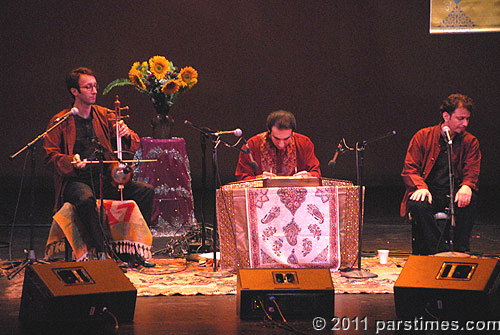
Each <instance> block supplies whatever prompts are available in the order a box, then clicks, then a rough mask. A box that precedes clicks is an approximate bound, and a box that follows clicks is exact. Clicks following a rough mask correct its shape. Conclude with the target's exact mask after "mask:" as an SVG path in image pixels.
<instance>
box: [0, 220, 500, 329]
mask: <svg viewBox="0 0 500 335" xmlns="http://www.w3.org/2000/svg"><path fill="white" fill-rule="evenodd" d="M388 220H389V219H383V218H378V219H373V220H366V222H365V228H364V234H363V244H362V246H363V248H362V249H363V255H364V256H366V257H370V256H375V254H376V250H377V249H381V248H383V249H389V250H390V251H391V256H393V257H402V258H406V257H407V256H408V254H409V253H410V250H411V243H410V236H411V233H410V226H409V225H407V224H403V223H401V222H395V221H392V222H389V221H388ZM48 229H49V228H48V227H36V228H35V234H34V240H33V242H34V244H33V246H34V250H35V252H36V255H37V256H40V257H41V256H42V255H43V248H44V243H45V240H46V238H47V236H48ZM29 235H30V234H29V228H27V227H20V228H19V227H18V228H16V229H15V231H14V235H13V241H12V242H13V243H12V258H13V259H14V260H19V259H21V260H22V259H24V256H23V250H24V249H26V248H28V247H29ZM9 237H10V234H8V231H7V230H6V229H2V231H1V233H0V241H8V240H9ZM499 240H500V230H499V228H498V226H497V225H489V224H476V226H475V227H474V231H473V234H472V240H471V248H472V252H473V253H474V254H477V255H480V256H496V255H500V243H499ZM163 247H164V245H163V240H162V239H157V240H155V242H154V245H153V251H154V250H159V249H162V248H163ZM155 257H157V258H164V257H165V256H164V255H162V254H159V255H157V256H155ZM0 259H3V260H6V259H9V249H8V248H0ZM18 276H19V275H18ZM8 285H9V281H8V280H7V278H6V277H1V278H0V290H1V291H2V292H5V288H6V287H7V286H8ZM19 304H20V300H19V299H8V298H7V297H5V295H4V294H3V293H2V295H1V296H0V333H1V334H19V333H20V332H19V330H18V321H17V317H18V313H19ZM335 316H337V317H339V318H343V317H346V318H349V320H354V318H356V317H357V318H358V320H361V319H363V318H365V317H366V319H365V320H366V329H365V323H358V324H359V326H358V331H355V329H354V323H353V322H351V328H350V329H349V331H348V332H347V331H346V332H342V333H345V334H363V333H364V334H373V333H375V331H376V329H375V327H376V326H377V325H378V326H381V325H382V323H381V322H380V321H393V320H396V311H395V307H394V295H393V294H336V295H335ZM345 320H347V319H345ZM377 321H378V322H377ZM291 325H292V326H293V327H294V328H296V329H297V330H298V331H299V332H302V333H307V334H316V333H329V334H332V333H333V331H332V330H331V328H332V327H333V326H334V324H333V323H332V322H331V321H330V322H328V323H327V325H326V327H325V329H324V330H322V331H318V330H314V328H313V324H312V320H303V321H292V322H291ZM287 333H291V332H290V331H289V330H285V329H281V328H278V327H277V325H276V324H271V323H265V322H263V321H241V320H240V319H239V317H238V316H237V314H236V295H234V294H231V295H211V296H208V295H194V296H181V295H174V296H153V297H138V298H137V305H136V308H135V317H134V322H133V323H129V324H122V325H120V327H119V330H118V334H135V335H141V334H147V335H150V334H287ZM393 333H394V332H393V331H387V330H382V331H379V334H393Z"/></svg>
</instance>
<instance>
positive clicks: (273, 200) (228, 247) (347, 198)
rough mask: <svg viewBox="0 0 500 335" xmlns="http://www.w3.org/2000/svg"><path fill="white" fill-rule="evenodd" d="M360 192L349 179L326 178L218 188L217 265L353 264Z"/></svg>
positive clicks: (223, 267) (324, 265)
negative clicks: (292, 183)
mask: <svg viewBox="0 0 500 335" xmlns="http://www.w3.org/2000/svg"><path fill="white" fill-rule="evenodd" d="M359 191H360V187H359V186H353V185H352V183H351V182H349V181H342V180H334V179H327V178H323V179H322V186H306V187H286V186H285V187H269V188H265V187H263V186H262V182H261V181H250V182H244V183H235V184H229V185H225V186H223V187H221V188H220V189H218V190H217V195H216V210H217V222H218V231H219V241H220V254H221V256H220V257H221V260H220V266H221V268H222V269H224V270H234V269H236V268H276V267H298V268H305V267H307V268H311V267H326V268H330V269H334V270H336V269H338V268H340V267H354V265H355V264H356V261H357V253H358V248H359V243H358V242H359V241H358V235H359V226H360V223H362V217H361V218H360V217H359V196H360V192H359ZM360 219H361V220H360Z"/></svg>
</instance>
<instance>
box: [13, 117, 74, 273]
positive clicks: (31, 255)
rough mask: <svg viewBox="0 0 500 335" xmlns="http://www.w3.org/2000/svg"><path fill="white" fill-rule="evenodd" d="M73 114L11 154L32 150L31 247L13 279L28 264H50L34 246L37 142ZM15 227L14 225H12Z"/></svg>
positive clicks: (15, 155)
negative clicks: (37, 256) (40, 255)
mask: <svg viewBox="0 0 500 335" xmlns="http://www.w3.org/2000/svg"><path fill="white" fill-rule="evenodd" d="M71 115H72V114H71V113H67V114H65V115H64V116H63V117H62V118H60V119H59V121H57V122H56V123H55V124H54V125H53V126H52V127H50V128H49V129H47V130H46V131H44V132H43V133H41V134H40V135H38V136H37V137H36V138H35V139H33V140H32V141H31V142H29V143H27V144H26V145H25V146H24V147H23V148H22V149H20V150H19V151H18V152H16V153H15V154H13V155H10V156H9V159H10V160H13V159H15V158H16V157H17V156H18V155H19V154H21V153H22V152H24V151H25V150H30V154H31V173H30V178H31V185H30V210H29V211H30V212H29V215H28V218H29V220H30V241H29V249H28V252H27V255H26V260H25V261H24V262H23V263H21V264H20V265H19V267H18V268H17V269H16V270H14V271H13V272H12V273H10V274H9V275H8V276H7V279H9V280H11V279H12V278H14V276H15V275H17V274H18V273H19V272H21V270H22V269H24V268H25V267H26V266H28V265H31V264H34V263H41V264H48V262H46V261H43V260H39V259H37V258H36V254H35V250H34V247H33V244H34V243H33V239H34V231H35V220H34V217H33V213H34V211H35V177H36V145H37V143H38V142H39V141H40V140H41V139H42V138H44V137H45V135H47V134H48V133H50V132H51V131H53V130H54V129H55V128H56V127H58V126H59V125H60V124H61V123H63V122H64V121H66V119H67V118H68V117H70V116H71ZM12 229H14V227H12Z"/></svg>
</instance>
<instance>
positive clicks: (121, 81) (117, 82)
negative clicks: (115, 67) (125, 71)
mask: <svg viewBox="0 0 500 335" xmlns="http://www.w3.org/2000/svg"><path fill="white" fill-rule="evenodd" d="M127 85H132V86H135V85H134V83H133V82H131V81H130V79H126V78H119V79H116V80H113V81H112V82H110V83H109V84H108V86H106V88H105V89H104V91H103V92H102V95H106V94H108V93H109V91H111V90H112V89H113V88H114V87H116V86H127Z"/></svg>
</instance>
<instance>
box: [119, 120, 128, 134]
mask: <svg viewBox="0 0 500 335" xmlns="http://www.w3.org/2000/svg"><path fill="white" fill-rule="evenodd" d="M118 134H119V135H120V137H129V136H130V129H129V128H128V127H127V125H126V124H125V122H123V120H120V121H119V122H118Z"/></svg>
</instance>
